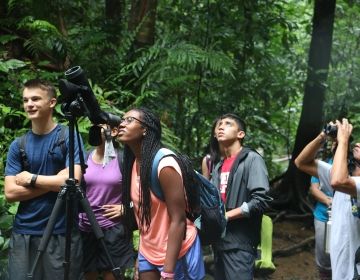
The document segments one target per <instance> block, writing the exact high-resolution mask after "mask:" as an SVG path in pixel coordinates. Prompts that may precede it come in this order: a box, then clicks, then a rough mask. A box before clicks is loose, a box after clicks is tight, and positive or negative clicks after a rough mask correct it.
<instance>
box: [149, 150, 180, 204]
mask: <svg viewBox="0 0 360 280" xmlns="http://www.w3.org/2000/svg"><path fill="white" fill-rule="evenodd" d="M171 155H176V154H175V153H174V152H173V151H171V150H169V149H165V148H161V149H160V150H158V151H157V153H156V155H155V157H154V160H153V163H152V167H151V185H150V188H151V191H152V192H153V193H154V195H155V196H156V197H157V198H158V199H160V200H162V201H164V200H165V198H164V194H163V191H162V189H161V186H160V181H159V177H158V167H159V163H160V160H161V159H163V158H164V157H166V156H171Z"/></svg>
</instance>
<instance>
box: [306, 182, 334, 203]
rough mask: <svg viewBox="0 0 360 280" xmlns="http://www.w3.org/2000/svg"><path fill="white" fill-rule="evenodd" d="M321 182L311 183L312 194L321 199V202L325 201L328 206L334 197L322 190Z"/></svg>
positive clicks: (317, 199)
mask: <svg viewBox="0 0 360 280" xmlns="http://www.w3.org/2000/svg"><path fill="white" fill-rule="evenodd" d="M319 187H320V184H319V183H311V185H310V189H309V191H310V194H311V195H312V196H313V197H314V199H316V201H319V202H321V203H324V204H325V205H327V206H328V207H329V206H330V205H331V202H332V198H331V197H330V196H327V195H326V194H325V193H324V192H322V191H321V190H320V188H319Z"/></svg>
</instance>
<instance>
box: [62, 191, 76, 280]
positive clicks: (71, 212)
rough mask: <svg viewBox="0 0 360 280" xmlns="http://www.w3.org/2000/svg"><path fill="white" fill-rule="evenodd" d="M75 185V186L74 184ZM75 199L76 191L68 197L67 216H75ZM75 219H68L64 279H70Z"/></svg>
mask: <svg viewBox="0 0 360 280" xmlns="http://www.w3.org/2000/svg"><path fill="white" fill-rule="evenodd" d="M73 187H75V186H73ZM74 199H75V193H71V192H70V194H69V196H67V197H66V217H74ZM73 223H74V222H73V219H72V218H70V219H66V235H65V254H64V264H63V265H64V280H67V279H69V275H70V266H71V231H72V228H73Z"/></svg>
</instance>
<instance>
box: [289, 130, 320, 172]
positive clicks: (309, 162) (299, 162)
mask: <svg viewBox="0 0 360 280" xmlns="http://www.w3.org/2000/svg"><path fill="white" fill-rule="evenodd" d="M325 140H326V134H325V133H324V132H321V133H320V134H319V135H318V136H317V137H316V138H315V139H314V140H312V141H311V142H310V143H309V144H307V145H306V146H305V148H304V149H303V150H302V151H301V152H300V154H299V155H298V156H297V158H296V159H295V165H296V167H297V168H299V169H300V170H301V171H303V172H305V173H307V174H309V175H311V176H316V177H317V176H318V172H317V160H316V159H315V158H316V155H317V152H318V151H319V149H320V148H321V146H322V144H323V143H324V141H325Z"/></svg>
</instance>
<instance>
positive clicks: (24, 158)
mask: <svg viewBox="0 0 360 280" xmlns="http://www.w3.org/2000/svg"><path fill="white" fill-rule="evenodd" d="M26 136H27V133H26V134H24V135H23V136H21V137H20V138H19V139H18V144H19V151H20V157H21V169H22V170H23V171H30V164H29V160H28V157H27V155H26V152H25V145H26Z"/></svg>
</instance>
